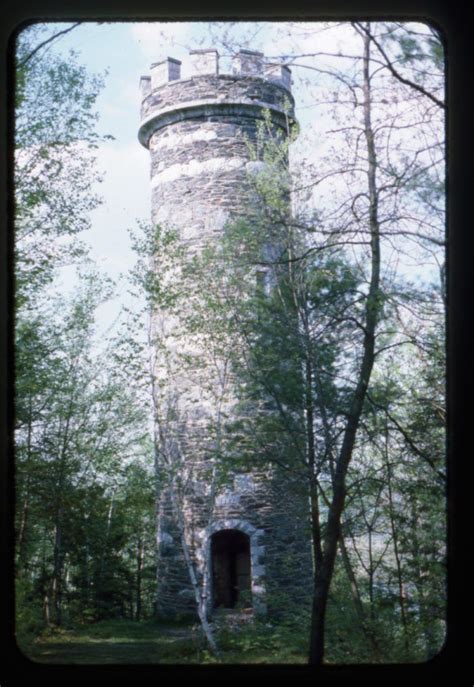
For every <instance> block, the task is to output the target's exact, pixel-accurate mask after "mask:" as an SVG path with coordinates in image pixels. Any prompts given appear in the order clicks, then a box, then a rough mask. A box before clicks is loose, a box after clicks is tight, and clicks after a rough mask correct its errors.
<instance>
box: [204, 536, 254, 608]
mask: <svg viewBox="0 0 474 687" xmlns="http://www.w3.org/2000/svg"><path fill="white" fill-rule="evenodd" d="M211 559H212V590H213V606H214V608H219V607H221V608H235V607H236V606H237V605H240V604H242V605H243V607H250V606H251V605H252V604H251V599H250V539H249V537H248V536H247V535H246V534H244V533H243V532H239V531H238V530H221V531H220V532H216V533H215V534H214V535H213V536H212V539H211ZM239 602H240V604H239Z"/></svg>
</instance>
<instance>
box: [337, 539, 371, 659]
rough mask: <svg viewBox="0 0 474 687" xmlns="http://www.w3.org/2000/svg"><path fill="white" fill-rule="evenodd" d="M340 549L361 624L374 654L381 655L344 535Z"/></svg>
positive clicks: (340, 542)
mask: <svg viewBox="0 0 474 687" xmlns="http://www.w3.org/2000/svg"><path fill="white" fill-rule="evenodd" d="M339 550H340V552H341V558H342V562H343V564H344V569H345V571H346V575H347V579H348V580H349V584H350V587H351V594H352V599H353V601H354V606H355V609H356V613H357V616H358V618H359V622H360V626H361V628H362V630H363V631H364V634H365V636H366V637H367V639H368V641H369V642H370V644H371V645H372V649H373V651H374V654H375V655H376V656H380V648H379V645H378V643H377V639H376V637H375V635H374V632H373V629H372V627H371V626H370V623H369V622H368V621H367V616H366V613H365V611H364V606H363V604H362V599H361V597H360V592H359V586H358V584H357V579H356V576H355V574H354V570H353V568H352V564H351V561H350V558H349V554H348V552H347V548H346V543H345V541H344V535H341V538H340V539H339Z"/></svg>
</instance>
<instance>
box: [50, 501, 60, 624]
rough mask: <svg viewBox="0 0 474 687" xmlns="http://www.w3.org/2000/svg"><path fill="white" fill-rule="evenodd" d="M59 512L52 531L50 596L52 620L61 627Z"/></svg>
mask: <svg viewBox="0 0 474 687" xmlns="http://www.w3.org/2000/svg"><path fill="white" fill-rule="evenodd" d="M61 511H62V509H61V508H60V509H59V511H58V514H57V517H56V527H55V531H54V551H53V578H52V596H53V606H54V620H55V623H56V625H58V626H60V625H61V620H62V617H61V610H62V609H61V604H62V573H63V570H62V567H63V565H62V564H63V555H62V532H61V514H62V513H61Z"/></svg>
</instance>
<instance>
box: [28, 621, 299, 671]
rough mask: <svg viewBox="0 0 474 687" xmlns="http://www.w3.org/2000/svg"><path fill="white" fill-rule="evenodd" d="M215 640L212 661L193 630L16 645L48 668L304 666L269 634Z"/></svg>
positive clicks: (107, 629)
mask: <svg viewBox="0 0 474 687" xmlns="http://www.w3.org/2000/svg"><path fill="white" fill-rule="evenodd" d="M218 639H219V646H220V649H221V654H220V656H219V657H218V658H216V657H214V656H212V655H211V654H210V653H209V652H208V651H206V650H205V646H204V643H203V641H202V638H201V635H200V634H199V633H198V632H197V630H196V628H195V627H193V626H191V625H186V624H167V625H164V624H157V623H154V622H140V623H136V622H130V621H126V620H119V621H117V620H114V621H102V622H98V623H94V624H91V625H87V626H83V627H79V628H76V629H74V630H63V629H58V630H54V631H50V632H48V633H43V634H42V635H41V636H40V637H38V638H36V639H35V640H34V641H33V642H30V643H28V644H25V645H23V646H22V645H21V643H19V644H20V649H21V650H22V651H23V653H24V654H25V655H26V656H27V657H28V658H30V659H31V660H32V661H35V662H38V663H50V664H69V665H70V664H73V665H74V664H76V665H77V664H96V665H104V664H117V665H120V664H127V665H129V664H187V663H188V664H210V663H212V664H215V663H224V664H242V663H248V664H258V663H273V664H275V663H287V664H288V663H293V664H295V663H306V655H305V651H304V650H301V648H300V647H298V646H297V644H295V643H294V642H288V640H287V638H285V637H284V636H281V635H279V634H278V632H276V631H274V630H273V629H268V628H263V629H262V628H259V627H258V626H252V627H246V628H244V629H242V630H232V631H229V630H225V629H224V630H223V631H222V632H221V633H220V635H219V638H218Z"/></svg>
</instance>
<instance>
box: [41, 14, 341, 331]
mask: <svg viewBox="0 0 474 687" xmlns="http://www.w3.org/2000/svg"><path fill="white" fill-rule="evenodd" d="M68 26H70V24H51V25H50V27H49V28H50V30H51V31H53V30H54V29H57V30H62V29H64V28H67V27H68ZM304 26H305V25H303V24H302V25H300V28H301V31H299V30H297V31H296V35H297V38H298V44H299V46H300V47H301V48H302V49H307V50H308V51H309V50H314V28H315V25H314V24H313V25H311V29H312V35H311V37H307V36H306V34H305V32H304V31H303V29H304ZM228 28H229V27H228ZM213 30H216V31H217V30H218V29H217V28H216V27H215V26H214V27H213ZM222 33H223V31H222V30H221V31H220V35H222ZM230 34H231V37H232V38H234V39H239V40H240V41H244V42H246V43H247V47H249V48H251V49H256V50H261V51H262V52H264V54H265V56H266V57H267V56H268V57H270V56H272V55H273V56H275V55H276V54H281V53H284V52H285V50H286V49H287V50H290V49H291V42H292V40H293V36H291V37H290V32H287V33H286V34H285V30H284V26H283V25H281V24H277V25H275V24H270V23H261V24H258V25H257V24H255V23H240V24H239V25H238V26H237V27H233V28H232V29H231V31H230ZM319 36H320V37H319V38H318V47H319V49H321V48H323V49H324V46H325V44H326V43H327V45H326V48H329V47H333V46H334V36H333V37H332V38H329V42H328V40H327V39H326V32H325V31H322V32H321V33H320V34H319ZM290 38H291V39H290ZM213 45H214V40H213V36H212V33H210V30H209V25H208V24H207V23H204V22H192V23H190V22H171V23H158V22H156V23H153V24H150V23H111V24H96V23H88V22H85V23H83V24H81V25H80V26H79V27H77V28H75V29H74V30H73V31H71V32H69V33H67V34H66V35H64V36H63V37H61V38H60V39H59V40H57V41H56V42H54V43H53V44H52V45H51V48H50V50H52V51H54V52H55V53H59V54H61V55H63V56H67V55H68V53H69V51H70V50H74V51H75V52H76V53H77V60H78V62H79V63H80V64H83V65H84V66H86V67H87V69H88V70H89V71H90V72H91V73H97V74H106V76H105V86H104V88H103V90H102V91H101V93H100V95H99V97H98V99H97V103H96V104H97V110H98V112H99V113H100V120H99V125H98V131H99V133H101V134H106V135H112V136H113V137H114V140H112V141H108V142H104V143H102V144H101V145H100V147H99V149H98V151H97V160H98V166H99V169H100V170H101V171H102V172H103V177H104V181H103V183H102V184H101V185H100V186H99V188H98V191H99V194H100V195H101V197H102V198H103V203H102V205H101V207H100V208H98V209H97V210H95V211H94V212H93V213H92V214H91V219H92V229H91V230H90V231H88V232H86V233H85V234H84V236H83V237H81V238H82V239H83V240H84V241H85V242H86V243H88V244H89V245H90V249H91V257H92V258H93V259H94V260H95V261H96V262H97V265H98V267H99V269H100V270H101V271H102V272H104V273H106V274H108V275H109V276H111V277H112V278H113V279H115V280H118V279H120V275H121V274H125V273H127V271H128V270H129V269H131V267H132V266H133V264H134V261H135V256H134V254H133V251H132V249H131V241H130V235H129V230H130V229H132V230H133V229H136V227H137V221H148V220H149V218H150V212H151V197H150V184H149V153H148V151H147V150H145V149H144V148H143V147H142V146H141V145H140V143H139V142H138V138H137V132H138V126H139V121H140V117H139V111H140V91H139V80H140V76H142V75H147V74H149V69H150V65H151V63H152V62H156V61H158V60H160V59H162V58H163V57H168V56H169V57H175V58H177V59H180V60H182V62H183V66H182V74H183V76H185V75H186V66H187V65H186V58H187V54H188V52H189V49H191V48H199V47H212V46H213ZM220 52H221V66H223V69H222V71H230V69H226V66H228V59H227V58H226V55H225V54H222V50H221V51H220ZM295 76H297V75H295ZM293 92H294V95H295V98H296V100H297V104H298V106H299V107H298V106H297V116H298V118H299V120H300V123H301V124H304V119H305V116H307V115H306V111H305V103H304V98H303V97H302V94H301V88H300V85H299V83H298V81H297V78H296V79H295V78H294V84H293ZM62 278H63V282H64V283H65V284H66V286H67V285H71V284H73V283H74V279H73V276H72V273H71V271H68V270H65V271H64V272H63V275H62ZM119 292H120V294H121V295H119V296H118V297H117V298H116V299H115V300H114V301H112V302H108V303H107V304H105V305H104V306H102V307H101V308H100V310H99V319H100V321H101V323H102V327H103V328H105V329H106V328H107V327H108V325H109V324H111V323H112V322H113V321H114V319H115V317H116V315H117V314H118V311H119V309H120V304H121V303H122V302H123V301H124V300H125V302H126V300H127V296H126V295H125V294H126V288H125V282H123V285H122V287H119Z"/></svg>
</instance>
